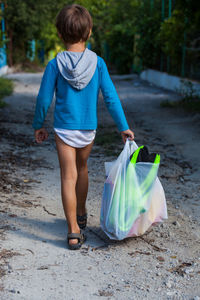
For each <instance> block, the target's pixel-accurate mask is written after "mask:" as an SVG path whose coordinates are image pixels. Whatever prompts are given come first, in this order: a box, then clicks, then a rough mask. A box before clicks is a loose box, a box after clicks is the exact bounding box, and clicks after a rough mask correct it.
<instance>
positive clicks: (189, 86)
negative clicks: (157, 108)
mask: <svg viewBox="0 0 200 300" xmlns="http://www.w3.org/2000/svg"><path fill="white" fill-rule="evenodd" d="M177 92H179V94H180V95H181V96H182V99H181V100H180V101H169V100H166V101H163V102H161V106H162V107H170V108H179V107H182V108H184V109H185V110H186V111H189V112H200V96H199V95H198V94H197V92H196V90H195V88H194V85H193V83H192V82H191V81H189V80H182V86H181V88H180V89H179V90H177Z"/></svg>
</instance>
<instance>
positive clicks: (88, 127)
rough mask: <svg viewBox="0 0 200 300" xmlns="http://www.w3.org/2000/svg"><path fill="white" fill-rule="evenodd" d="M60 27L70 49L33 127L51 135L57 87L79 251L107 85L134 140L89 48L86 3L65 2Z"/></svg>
mask: <svg viewBox="0 0 200 300" xmlns="http://www.w3.org/2000/svg"><path fill="white" fill-rule="evenodd" d="M56 27H57V30H58V35H59V37H60V38H61V39H62V41H63V43H64V45H65V47H66V51H63V52H60V53H58V54H57V56H56V58H54V59H52V60H51V61H49V63H48V64H47V67H46V69H45V72H44V75H43V78H42V82H41V86H40V90H39V94H38V97H37V103H36V109H35V116H34V121H33V128H34V129H35V139H36V142H38V143H41V142H42V141H44V140H46V139H47V137H48V132H47V130H46V129H45V128H44V127H43V123H44V120H45V117H46V114H47V111H48V108H49V106H50V104H51V102H52V99H53V95H54V92H55V95H56V103H55V110H54V131H55V140H56V147H57V153H58V158H59V164H60V174H61V194H62V203H63V208H64V212H65V216H66V220H67V225H68V235H67V241H68V247H69V249H71V250H76V249H79V248H80V247H81V245H82V244H83V242H84V240H85V235H84V233H83V229H84V228H85V227H86V224H87V211H86V198H87V193H88V168H87V160H88V157H89V155H90V152H91V149H92V145H93V143H94V138H95V134H96V129H97V103H98V95H99V90H100V89H101V91H102V94H103V97H104V101H105V104H106V106H107V108H108V110H109V112H110V114H111V116H112V117H113V119H114V121H115V123H116V125H117V127H118V129H119V131H120V132H121V135H122V139H123V141H124V142H125V140H126V139H127V138H129V139H130V140H133V139H134V133H133V132H132V131H131V130H130V129H129V126H128V124H127V121H126V118H125V115H124V112H123V109H122V106H121V103H120V100H119V97H118V95H117V92H116V90H115V87H114V85H113V83H112V81H111V79H110V76H109V73H108V70H107V67H106V64H105V62H104V60H103V59H102V58H101V57H99V56H97V55H96V53H94V52H93V51H90V50H89V49H87V48H86V47H85V42H86V41H87V40H88V38H89V37H90V35H91V31H92V18H91V16H90V14H89V12H88V11H87V10H86V9H85V8H84V7H82V6H80V5H76V4H73V5H68V6H65V7H64V8H63V9H62V10H61V11H60V12H59V14H58V15H57V19H56Z"/></svg>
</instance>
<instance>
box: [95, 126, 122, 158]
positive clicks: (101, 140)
mask: <svg viewBox="0 0 200 300" xmlns="http://www.w3.org/2000/svg"><path fill="white" fill-rule="evenodd" d="M95 144H96V145H97V146H101V147H102V150H103V152H104V154H105V155H106V156H116V155H118V154H119V151H120V149H119V145H120V146H121V144H122V143H121V136H120V133H119V132H117V131H115V130H112V129H111V128H110V130H109V131H108V129H105V127H103V126H99V127H98V130H97V135H96V138H95Z"/></svg>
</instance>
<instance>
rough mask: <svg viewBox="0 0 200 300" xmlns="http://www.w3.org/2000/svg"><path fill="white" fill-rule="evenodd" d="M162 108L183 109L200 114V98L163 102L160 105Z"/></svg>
mask: <svg viewBox="0 0 200 300" xmlns="http://www.w3.org/2000/svg"><path fill="white" fill-rule="evenodd" d="M160 106H161V107H169V108H179V107H182V108H183V109H185V110H186V111H189V112H200V98H198V97H197V98H192V99H187V98H183V99H181V100H180V101H169V100H166V101H163V102H161V104H160Z"/></svg>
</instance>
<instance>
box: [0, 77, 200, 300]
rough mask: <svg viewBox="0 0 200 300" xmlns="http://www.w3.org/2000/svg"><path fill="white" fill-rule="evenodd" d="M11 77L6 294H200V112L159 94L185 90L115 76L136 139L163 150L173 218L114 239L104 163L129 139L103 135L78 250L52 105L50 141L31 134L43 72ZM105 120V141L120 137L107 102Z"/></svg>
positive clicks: (3, 145) (3, 132) (1, 136)
mask: <svg viewBox="0 0 200 300" xmlns="http://www.w3.org/2000/svg"><path fill="white" fill-rule="evenodd" d="M10 77H12V78H14V79H15V93H14V94H13V95H12V96H11V97H8V98H7V99H6V102H7V103H8V104H9V106H7V107H6V108H5V109H4V110H2V111H1V115H0V155H1V161H0V168H1V177H2V180H1V184H0V192H1V198H0V202H1V228H0V234H1V235H0V238H1V250H0V251H1V252H0V255H1V256H0V257H1V270H0V271H1V272H0V274H1V275H4V276H2V291H1V292H0V293H1V294H0V299H6V300H7V299H8V300H9V299H20V300H21V299H26V300H27V299H30V300H38V299H42V300H44V299H45V300H46V299H56V300H57V299H58V300H60V299H75V300H76V299H82V298H83V297H84V298H85V299H98V298H102V299H119V300H121V299H195V300H198V299H200V288H199V279H200V267H199V262H200V253H199V249H200V244H199V237H200V231H199V223H198V216H199V211H200V208H199V207H200V206H199V191H200V190H199V173H198V166H200V157H199V155H198V149H199V144H198V143H199V127H198V122H199V119H198V116H194V117H188V116H187V115H186V114H184V113H183V112H176V114H175V113H173V112H171V111H169V110H166V109H161V108H160V106H159V103H160V101H162V100H164V99H167V98H170V99H172V98H176V99H177V95H175V94H173V93H170V92H167V91H164V90H162V89H158V88H156V87H153V86H150V85H148V84H147V83H144V82H141V81H140V80H139V79H138V78H137V77H134V80H128V81H126V80H119V79H121V78H122V77H116V78H115V80H116V81H115V83H116V87H117V89H118V92H119V95H120V98H121V99H122V102H123V105H124V108H125V110H126V114H127V117H128V120H129V123H130V124H131V125H132V126H133V125H134V128H135V134H136V142H137V143H138V144H139V145H140V144H146V145H148V146H149V147H150V149H151V150H152V151H153V150H156V151H158V152H160V154H161V156H162V164H161V167H160V173H159V175H160V178H161V181H162V183H163V186H164V188H165V191H166V197H167V200H168V212H169V220H168V221H167V222H166V223H164V224H161V225H159V226H157V227H154V228H151V230H150V231H149V232H148V233H147V234H146V235H144V236H143V237H139V238H132V239H129V240H125V241H122V242H111V241H109V240H108V239H107V238H106V236H105V235H104V234H103V233H102V232H101V230H100V228H99V214H100V205H101V194H102V189H103V183H104V162H105V161H109V160H112V159H113V158H114V157H115V156H116V155H117V154H118V153H119V151H120V150H121V149H122V147H123V145H122V143H121V140H120V138H119V140H118V139H117V138H114V139H113V142H112V145H110V147H107V146H106V145H105V144H104V143H103V142H102V144H103V145H102V146H100V145H97V144H96V145H95V146H94V148H93V152H92V154H91V157H90V159H89V176H90V189H89V195H88V212H89V227H88V229H87V236H88V240H87V242H86V244H85V245H84V246H83V247H82V249H81V250H80V251H77V252H72V251H69V250H67V249H66V241H65V240H66V234H67V230H66V223H65V219H64V213H63V210H62V205H61V200H60V183H59V169H58V160H57V156H56V150H55V143H54V138H53V132H52V128H51V122H52V114H48V118H47V126H48V127H49V128H50V137H49V140H48V142H46V143H45V144H44V145H36V144H35V143H34V141H33V131H32V128H31V122H32V118H33V108H34V101H35V96H36V94H37V91H38V87H39V82H40V79H41V74H13V75H10ZM51 112H52V109H51ZM194 118H195V120H196V121H195V126H194V124H193V123H192V121H193V122H194ZM99 123H100V127H99V130H98V134H99V137H100V138H99V140H97V141H102V137H103V140H104V138H105V137H106V136H110V132H112V136H114V137H115V136H116V134H115V132H116V128H115V127H114V125H113V122H112V120H111V118H110V117H109V115H108V113H107V112H106V111H105V105H104V103H103V102H102V101H100V104H99ZM183 124H184V127H183ZM183 137H187V143H186V142H185V140H186V138H184V139H183ZM98 144H100V142H99V143H98ZM188 145H192V151H190V150H191V148H189V147H188ZM188 149H189V150H188ZM115 153H116V154H115ZM191 153H192V154H191ZM108 154H112V155H113V156H109V157H106V155H108ZM194 161H195V164H194V163H193V162H194ZM17 254H18V255H17Z"/></svg>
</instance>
